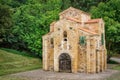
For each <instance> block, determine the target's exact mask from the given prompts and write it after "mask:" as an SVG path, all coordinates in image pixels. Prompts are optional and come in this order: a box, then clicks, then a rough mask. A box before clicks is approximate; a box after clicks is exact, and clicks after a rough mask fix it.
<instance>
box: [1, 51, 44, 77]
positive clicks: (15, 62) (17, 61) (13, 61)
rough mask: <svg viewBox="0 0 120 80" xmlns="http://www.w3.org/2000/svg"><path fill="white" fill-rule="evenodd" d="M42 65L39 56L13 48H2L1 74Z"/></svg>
mask: <svg viewBox="0 0 120 80" xmlns="http://www.w3.org/2000/svg"><path fill="white" fill-rule="evenodd" d="M41 67H42V62H41V60H40V59H39V58H36V57H33V56H30V55H28V54H26V53H24V52H18V51H15V50H11V49H0V76H1V75H7V74H11V73H17V72H22V71H27V70H33V69H39V68H41Z"/></svg>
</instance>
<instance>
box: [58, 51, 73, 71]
mask: <svg viewBox="0 0 120 80" xmlns="http://www.w3.org/2000/svg"><path fill="white" fill-rule="evenodd" d="M59 71H60V72H71V58H70V56H69V55H68V54H67V53H63V54H61V55H60V57H59Z"/></svg>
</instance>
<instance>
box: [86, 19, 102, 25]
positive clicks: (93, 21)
mask: <svg viewBox="0 0 120 80" xmlns="http://www.w3.org/2000/svg"><path fill="white" fill-rule="evenodd" d="M100 20H101V18H98V19H91V20H88V21H87V22H85V23H86V24H88V23H96V22H99V21H100Z"/></svg>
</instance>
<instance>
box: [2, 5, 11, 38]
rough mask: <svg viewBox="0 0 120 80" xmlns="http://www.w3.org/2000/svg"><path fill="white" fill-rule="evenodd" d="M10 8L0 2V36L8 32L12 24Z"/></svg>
mask: <svg viewBox="0 0 120 80" xmlns="http://www.w3.org/2000/svg"><path fill="white" fill-rule="evenodd" d="M11 14H12V12H11V10H10V7H9V6H6V5H2V4H0V37H1V38H3V35H5V34H7V33H9V32H10V28H11V26H12V19H11Z"/></svg>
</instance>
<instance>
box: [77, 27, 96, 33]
mask: <svg viewBox="0 0 120 80" xmlns="http://www.w3.org/2000/svg"><path fill="white" fill-rule="evenodd" d="M78 29H80V30H82V31H85V32H87V33H90V34H97V33H96V32H93V31H90V30H88V29H85V28H81V27H79V28H78Z"/></svg>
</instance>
